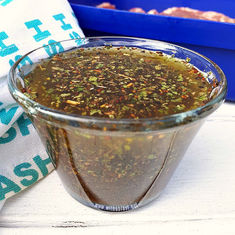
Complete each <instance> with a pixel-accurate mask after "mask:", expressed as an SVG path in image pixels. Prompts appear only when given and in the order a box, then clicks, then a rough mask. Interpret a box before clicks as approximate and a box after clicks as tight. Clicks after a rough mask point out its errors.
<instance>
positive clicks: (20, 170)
mask: <svg viewBox="0 0 235 235" xmlns="http://www.w3.org/2000/svg"><path fill="white" fill-rule="evenodd" d="M31 166H32V165H31V164H30V163H28V162H24V163H21V164H20V165H18V166H16V167H15V169H14V173H15V174H16V175H17V176H19V177H26V176H31V179H30V180H27V179H23V180H21V181H20V183H21V184H22V185H24V186H30V185H32V184H33V183H35V182H36V181H37V179H38V172H37V171H36V170H34V169H28V168H30V167H31ZM23 169H28V170H23Z"/></svg>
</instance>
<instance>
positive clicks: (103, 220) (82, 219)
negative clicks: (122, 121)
mask: <svg viewBox="0 0 235 235" xmlns="http://www.w3.org/2000/svg"><path fill="white" fill-rule="evenodd" d="M146 228H147V229H148V233H150V234H173V233H175V231H180V233H181V235H184V234H187V235H188V234H190V235H192V234H200V235H201V234H213V235H214V234H220V235H221V234H233V235H234V234H235V104H230V103H225V104H223V105H222V107H221V108H220V109H219V110H218V111H217V112H216V113H214V114H213V115H211V116H209V118H208V119H207V121H206V122H205V124H204V126H203V127H202V128H201V130H200V131H199V133H198V134H197V136H196V138H195V139H194V141H193V143H192V144H191V146H190V147H189V149H188V151H187V153H186V154H185V157H184V159H183V160H182V162H181V164H180V166H179V167H178V169H177V170H176V172H175V174H174V176H173V177H172V179H171V181H170V182H169V184H168V186H167V188H166V189H165V191H164V192H163V193H162V195H161V196H160V197H159V199H158V200H156V201H154V202H153V203H151V204H149V205H148V206H145V207H143V208H140V209H137V210H133V211H129V212H121V213H120V212H119V213H109V212H102V211H97V210H94V209H91V208H88V207H86V206H83V205H82V204H80V203H79V202H77V201H76V200H74V199H73V198H72V197H70V196H69V195H68V194H67V193H66V192H65V190H64V188H63V186H62V184H61V182H60V180H59V178H58V176H57V174H56V172H53V173H51V174H50V175H49V176H47V177H46V178H45V179H43V180H42V181H41V182H39V183H37V184H36V185H34V186H33V187H32V188H30V189H27V190H26V191H24V192H22V193H20V194H18V195H16V196H15V197H13V198H11V199H9V200H7V202H6V203H5V205H4V207H3V209H2V210H1V211H0V234H13V235H18V234H42V233H43V232H45V233H50V234H64V233H65V231H66V232H69V234H75V233H76V234H81V233H82V234H90V233H96V234H132V233H137V234H140V233H143V232H145V231H146Z"/></svg>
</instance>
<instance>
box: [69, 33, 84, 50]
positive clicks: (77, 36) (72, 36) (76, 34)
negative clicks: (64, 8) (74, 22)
mask: <svg viewBox="0 0 235 235" xmlns="http://www.w3.org/2000/svg"><path fill="white" fill-rule="evenodd" d="M69 36H70V38H71V39H75V38H78V39H77V40H75V42H76V43H77V45H78V46H79V45H81V44H82V41H83V40H82V39H80V38H81V37H80V36H79V34H78V33H76V32H74V31H73V32H72V33H70V34H69Z"/></svg>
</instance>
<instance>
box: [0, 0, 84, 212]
mask: <svg viewBox="0 0 235 235" xmlns="http://www.w3.org/2000/svg"><path fill="white" fill-rule="evenodd" d="M79 37H84V35H83V32H82V30H81V29H80V27H79V25H78V22H77V19H76V18H75V15H74V13H73V11H72V9H71V7H70V5H69V3H68V2H67V0H40V1H38V0H0V209H1V207H2V205H3V203H4V201H5V199H6V198H9V197H11V196H13V195H15V194H16V193H19V192H20V191H22V190H23V189H25V188H27V187H29V186H31V185H33V184H34V183H35V182H37V181H38V180H40V179H41V178H43V177H44V176H46V175H47V174H48V173H50V172H51V171H52V170H53V165H52V163H51V161H50V159H49V157H48V155H47V153H46V151H45V149H44V147H43V146H42V144H41V141H40V139H39V137H38V135H37V133H36V131H35V129H34V127H33V125H32V123H31V122H30V120H29V119H28V118H27V117H26V115H25V114H24V112H23V110H22V108H21V107H19V106H18V105H17V104H16V102H15V101H14V100H13V98H12V97H11V95H10V93H9V91H8V86H7V73H8V71H9V69H10V66H12V65H13V64H14V62H15V61H16V60H18V59H19V58H20V57H21V56H23V55H24V54H25V53H27V52H29V51H31V50H33V49H35V48H38V47H40V46H43V45H47V44H49V43H53V42H55V41H61V40H64V39H71V38H79ZM25 63H30V57H28V58H27V60H25ZM22 65H23V64H22Z"/></svg>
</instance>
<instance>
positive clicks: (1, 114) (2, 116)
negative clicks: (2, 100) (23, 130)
mask: <svg viewBox="0 0 235 235" xmlns="http://www.w3.org/2000/svg"><path fill="white" fill-rule="evenodd" d="M17 109H18V107H13V108H10V109H9V110H8V111H6V109H2V110H1V111H0V121H1V122H2V124H5V125H8V124H9V123H10V121H11V120H12V118H13V117H14V115H15V113H16V110H17Z"/></svg>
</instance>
